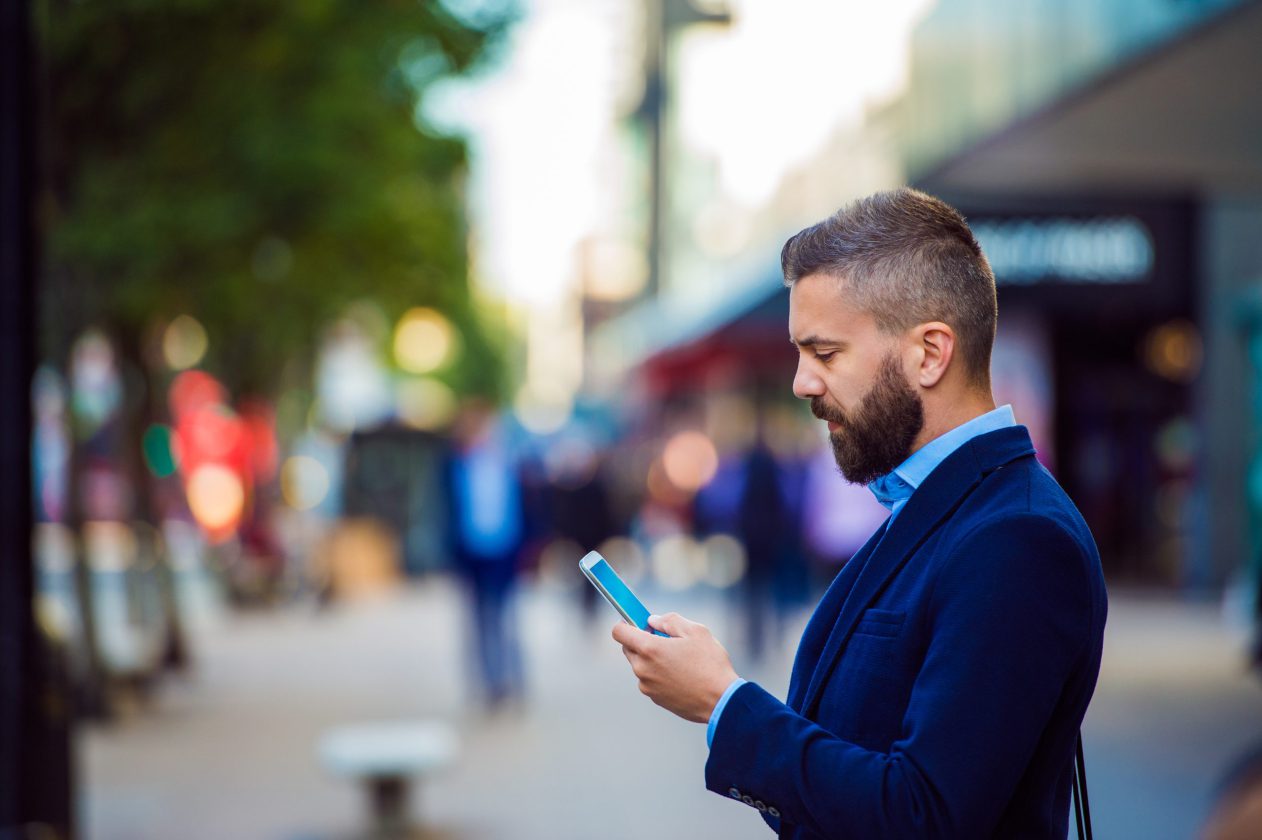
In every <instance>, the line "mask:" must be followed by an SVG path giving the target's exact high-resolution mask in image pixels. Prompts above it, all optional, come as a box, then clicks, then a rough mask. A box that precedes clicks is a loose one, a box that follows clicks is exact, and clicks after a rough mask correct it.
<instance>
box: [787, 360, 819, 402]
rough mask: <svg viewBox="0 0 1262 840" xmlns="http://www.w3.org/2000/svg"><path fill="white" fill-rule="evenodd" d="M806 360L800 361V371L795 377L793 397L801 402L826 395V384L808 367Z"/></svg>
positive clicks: (798, 370)
mask: <svg viewBox="0 0 1262 840" xmlns="http://www.w3.org/2000/svg"><path fill="white" fill-rule="evenodd" d="M806 361H807V360H806V359H798V369H797V372H796V373H795V374H794V375H793V395H794V396H795V397H797V398H798V399H800V400H809V399H810V398H811V397H818V396H820V395H821V394H823V393H824V382H823V380H822V379H820V378H819V376H817V375H816V374H814V373H812V372H811V370H810V368H809V367H808V366H807V363H806Z"/></svg>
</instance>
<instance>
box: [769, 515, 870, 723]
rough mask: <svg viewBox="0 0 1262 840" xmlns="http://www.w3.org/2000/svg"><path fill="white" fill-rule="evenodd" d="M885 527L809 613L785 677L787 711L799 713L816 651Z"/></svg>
mask: <svg viewBox="0 0 1262 840" xmlns="http://www.w3.org/2000/svg"><path fill="white" fill-rule="evenodd" d="M887 527H889V519H886V520H885V521H884V522H882V523H881V527H879V528H877V529H876V533H874V534H873V535H872V536H871V537H868V541H867V542H866V543H864V544H863V547H862V548H860V549H859V550H858V551H856V552H855V553H854V555H853V556H852V557H851V558H850V559H849V560H847V561H846V564H845V565H844V566H842V567H841V571H839V572H837V575H836V577H834V578H833V582H832V583H831V584H829V585H828V591H827V592H825V593H824V597H823V598H821V599H820V601H819V605H818V606H816V607H815V612H814V613H812V614H811V620H810V621H808V622H807V624H806V630H805V631H803V633H802V641H801V642H800V643H799V644H798V651H797V656H796V657H795V658H794V660H793V672H792V675H791V676H790V678H789V695H788V697H787V699H786V701H785V702H786V703H787V704H788V706H789V708H791V709H795V710H798V711H801V706H800V705H799V704H800V702H801V700H802V696H803V695H804V693H805V691H806V681H807V680H808V679H809V678H810V676H811V673H812V672H813V671H814V670H815V665H816V663H817V662H819V656H820V652H821V651H822V650H823V649H824V643H825V642H826V641H827V639H828V635H829V631H830V630H831V628H832V627H834V626H835V625H836V622H837V615H838V614H839V613H840V612H841V607H842V604H843V603H845V600H846V596H847V595H849V594H850V590H851V589H852V588H853V587H854V582H855V580H856V578H858V577H859V572H860V571H862V569H863V567H864V565H865V564H866V563H867V562H868V557H870V556H871V554H872V551H873V549H875V548H876V546H878V545H879V544H880V542H881V538H882V537H884V536H885V529H886V528H887Z"/></svg>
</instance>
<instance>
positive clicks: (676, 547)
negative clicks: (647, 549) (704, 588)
mask: <svg viewBox="0 0 1262 840" xmlns="http://www.w3.org/2000/svg"><path fill="white" fill-rule="evenodd" d="M650 556H651V558H652V560H651V562H652V564H653V577H655V578H656V579H657V582H658V583H660V584H661V585H662V587H663V588H665V589H670V590H674V591H679V590H683V589H687V588H689V587H691V586H694V585H696V584H697V583H698V582H699V581H700V580H701V579H702V577H703V576H704V575H705V571H706V557H705V552H703V551H702V550H701V546H700V545H698V544H697V541H696V540H694V539H692V538H691V537H688V536H685V535H683V534H674V535H672V536H669V537H663V538H662V539H660V540H658V541H657V543H656V544H654V546H653V550H652V552H651V554H650Z"/></svg>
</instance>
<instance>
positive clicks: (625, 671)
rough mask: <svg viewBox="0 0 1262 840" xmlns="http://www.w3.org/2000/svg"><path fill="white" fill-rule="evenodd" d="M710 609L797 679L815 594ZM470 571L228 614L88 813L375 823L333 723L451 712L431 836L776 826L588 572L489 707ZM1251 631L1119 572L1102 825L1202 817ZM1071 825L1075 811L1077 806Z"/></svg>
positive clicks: (1181, 829)
mask: <svg viewBox="0 0 1262 840" xmlns="http://www.w3.org/2000/svg"><path fill="white" fill-rule="evenodd" d="M643 594H644V595H645V598H646V601H648V602H649V603H650V604H651V605H653V606H655V607H656V608H658V609H661V610H662V611H667V610H670V609H676V610H678V611H680V612H683V613H685V614H688V615H690V616H691V617H694V618H696V619H698V620H701V621H704V622H706V623H708V624H709V625H710V626H711V627H712V629H714V630H715V632H716V634H717V635H718V636H719V637H720V638H721V639H724V640H727V644H728V647H729V649H731V650H732V651H733V654H734V659H735V661H736V665H737V668H738V670H740V671H741V672H742V674H743V675H745V676H746V677H749V678H752V679H756V680H757V681H759V682H760V683H762V684H763V685H764V686H765V687H767V688H768V689H769V690H771V691H772V692H773V693H776V694H778V695H779V696H783V694H784V691H785V687H786V684H787V680H788V670H789V665H790V662H791V657H792V651H793V649H794V646H795V645H796V641H797V637H798V634H799V633H800V631H801V627H802V626H803V624H804V622H805V620H806V614H801V615H798V616H797V617H796V619H795V620H794V621H791V622H790V623H789V625H788V626H787V627H786V632H785V634H784V639H783V640H782V643H781V644H780V645H779V646H778V647H777V648H776V650H777V651H779V655H778V656H774V657H770V659H769V661H767V662H766V663H764V664H763V665H762V666H761V667H757V668H750V667H748V666H747V664H745V663H743V662H742V661H741V657H740V655H739V651H740V645H739V639H740V633H739V627H738V625H737V624H736V616H737V614H736V613H734V612H733V613H729V611H728V610H727V609H726V606H727V605H726V602H725V600H724V598H723V597H722V596H721V595H720V594H718V593H714V592H706V593H689V594H686V595H685V596H680V595H678V594H668V593H664V592H654V591H651V590H650V591H646V592H645V593H643ZM459 595H460V593H459V592H458V591H457V590H456V589H455V588H454V587H453V586H452V584H451V583H450V582H449V581H446V580H443V579H438V578H434V579H429V580H426V581H424V582H421V583H414V584H410V585H409V586H407V587H406V588H404V589H401V590H398V591H396V592H394V593H392V594H390V595H387V596H382V597H380V598H377V599H374V600H364V601H359V602H355V603H346V604H334V605H332V606H331V607H329V608H327V609H326V610H324V611H317V610H315V608H313V607H310V606H294V607H286V608H280V609H276V610H273V611H268V612H257V613H249V612H247V613H237V614H231V615H225V616H224V617H223V619H222V620H221V621H220V622H218V623H217V624H216V625H213V626H211V627H209V628H207V629H204V630H203V631H201V632H200V633H199V634H198V635H197V636H196V637H195V640H194V641H195V644H196V649H195V654H196V664H195V667H194V670H193V671H192V673H191V674H190V675H189V676H188V677H186V678H174V679H168V680H166V681H164V682H163V684H162V685H161V687H160V688H159V690H158V691H157V692H156V694H155V695H154V697H152V698H151V699H150V701H149V702H148V704H147V705H146V706H145V707H144V708H142V709H138V710H136V711H135V712H134V713H132V714H130V715H129V716H127V717H126V718H125V719H123V720H121V721H119V722H118V723H116V724H114V725H112V726H109V727H101V726H94V727H91V728H88V729H86V730H81V732H82V735H81V738H80V741H79V753H80V767H81V777H80V783H81V791H83V794H82V799H81V821H82V822H81V824H82V827H83V828H84V829H85V836H87V837H89V838H92V839H93V840H150V838H152V839H153V840H159V839H161V840H165V839H166V838H182V840H196V838H228V837H231V838H274V839H275V840H299V839H300V838H301V839H302V840H317V838H319V840H324V839H325V838H351V837H360V836H364V833H365V831H366V827H367V825H368V812H367V800H366V798H365V794H364V791H362V790H360V789H359V788H358V786H356V785H355V784H354V783H352V782H351V781H348V780H345V779H341V778H338V777H335V776H333V775H332V774H330V773H329V772H328V771H327V770H326V769H325V768H323V767H322V766H321V765H320V762H319V759H318V757H317V744H318V742H319V739H320V737H321V735H322V734H323V733H325V732H326V731H328V730H329V729H331V728H333V727H336V726H339V725H342V724H346V723H354V722H364V721H389V720H409V719H424V718H435V719H440V720H445V721H448V722H450V723H452V724H453V725H454V726H455V728H456V729H457V731H458V732H459V734H460V738H461V741H462V750H461V753H460V756H459V758H458V760H457V761H456V763H455V764H454V766H452V767H451V768H449V769H448V770H447V771H445V772H441V773H440V774H438V775H437V776H436V777H435V778H433V779H426V780H424V781H422V782H420V783H419V784H418V785H417V786H416V790H415V791H414V797H413V802H412V813H413V816H414V818H415V820H416V822H417V823H418V824H419V825H421V826H423V827H424V831H423V832H418V836H423V837H431V838H452V840H454V839H455V838H459V839H460V840H475V839H476V838H513V840H531V838H561V839H562V840H563V839H564V838H573V839H574V840H580V839H587V838H610V839H611V840H613V839H614V838H628V840H630V838H636V840H639V839H640V838H644V837H653V838H660V839H661V840H669V839H670V838H693V837H706V836H710V837H714V836H722V837H724V838H727V840H740V839H741V838H765V837H770V836H771V835H770V833H769V832H768V831H767V829H766V828H765V826H764V825H763V824H762V822H761V821H760V820H759V819H758V818H757V816H756V814H755V813H754V812H753V811H752V810H751V809H749V808H747V807H745V806H743V805H739V804H737V803H734V802H731V801H728V800H725V799H723V798H721V797H719V796H716V795H714V794H711V793H709V792H707V791H706V790H705V788H704V782H703V775H702V768H703V765H704V762H705V757H706V746H705V731H704V728H703V727H701V726H699V725H695V724H689V723H686V722H683V721H681V720H678V719H676V718H674V717H672V716H670V715H668V714H666V713H665V712H663V711H662V710H660V709H658V708H657V707H655V706H653V705H652V704H651V703H650V702H648V701H647V700H646V699H645V698H644V697H643V696H641V695H640V693H639V692H638V691H637V690H636V685H635V682H634V680H633V678H632V676H631V673H630V670H629V668H628V666H627V663H626V661H625V660H624V659H623V657H622V655H621V653H620V651H619V649H618V648H617V646H616V645H615V644H614V643H613V642H612V641H611V640H610V639H609V636H608V631H609V628H610V627H611V626H612V625H613V621H614V614H613V613H612V611H608V610H606V609H605V608H604V607H603V605H599V606H600V607H601V610H600V611H599V612H598V613H597V615H596V620H595V621H594V622H593V624H592V625H591V626H590V627H587V626H585V625H584V624H583V622H582V621H581V616H580V612H579V610H578V608H577V603H576V598H575V597H574V595H573V593H572V592H562V591H559V590H556V589H552V588H548V587H535V588H533V589H529V590H526V591H525V593H524V597H523V598H522V600H521V604H520V617H521V625H522V627H523V630H524V635H523V643H524V647H525V653H526V657H527V662H526V666H527V673H528V681H529V687H528V690H529V700H528V701H527V703H526V704H525V705H524V707H519V708H507V709H501V710H498V711H496V712H495V713H493V714H488V713H486V712H484V711H483V710H481V709H480V707H479V706H478V705H477V704H476V703H474V702H472V698H471V695H470V693H469V692H468V691H467V680H466V676H467V674H466V668H465V659H464V649H463V647H462V639H463V636H464V635H465V626H466V619H465V617H464V615H463V613H462V600H461V598H460V597H459ZM1242 645H1243V630H1240V629H1233V628H1232V626H1231V625H1230V624H1229V623H1228V622H1225V621H1224V620H1223V619H1222V617H1221V610H1220V609H1219V608H1218V606H1217V605H1212V604H1186V603H1181V602H1175V601H1171V600H1168V599H1155V598H1144V597H1139V596H1136V595H1127V594H1125V593H1117V592H1115V593H1113V596H1112V602H1111V605H1110V616H1109V625H1108V632H1107V634H1106V650H1105V658H1104V671H1103V673H1102V675H1101V680H1100V685H1099V687H1098V689H1097V691H1096V696H1095V700H1094V701H1093V704H1092V707H1091V710H1090V713H1089V715H1088V719H1087V722H1086V725H1085V727H1084V737H1085V743H1086V752H1087V769H1088V779H1089V782H1090V793H1091V803H1092V810H1093V816H1094V821H1095V829H1096V833H1097V836H1100V837H1115V838H1116V837H1141V838H1152V839H1153V840H1157V839H1158V838H1167V837H1168V838H1183V837H1189V836H1192V835H1193V834H1194V832H1195V828H1196V826H1197V825H1198V824H1199V823H1200V821H1201V820H1202V818H1203V816H1204V813H1205V809H1206V807H1207V804H1208V802H1209V801H1210V797H1211V795H1212V791H1213V787H1214V784H1215V783H1216V781H1217V780H1218V779H1219V778H1220V776H1221V775H1222V773H1223V772H1224V771H1225V769H1226V767H1227V766H1228V765H1229V764H1230V762H1231V760H1232V759H1233V758H1234V757H1235V756H1237V755H1238V754H1239V753H1241V752H1242V751H1243V750H1244V749H1245V748H1246V747H1247V746H1248V745H1250V744H1252V743H1256V742H1257V741H1258V740H1259V739H1262V684H1259V682H1258V681H1257V680H1256V679H1254V678H1251V677H1249V676H1248V675H1247V674H1246V673H1245V672H1244V669H1243V667H1242V664H1241V662H1242V658H1241V655H1240V650H1241V646H1242ZM1071 830H1072V829H1071Z"/></svg>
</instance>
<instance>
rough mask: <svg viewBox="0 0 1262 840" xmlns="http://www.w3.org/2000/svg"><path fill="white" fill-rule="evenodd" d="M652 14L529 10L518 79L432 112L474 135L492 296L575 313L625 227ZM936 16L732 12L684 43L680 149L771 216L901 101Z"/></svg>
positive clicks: (817, 6) (887, 1)
mask: <svg viewBox="0 0 1262 840" xmlns="http://www.w3.org/2000/svg"><path fill="white" fill-rule="evenodd" d="M640 2H641V0H528V2H524V3H523V6H524V7H525V17H524V19H523V20H522V22H521V23H519V24H518V26H517V27H516V29H515V31H514V32H513V34H512V36H511V42H510V44H509V45H508V49H507V51H506V59H505V62H504V64H503V66H502V67H501V68H499V69H498V70H497V71H496V72H495V73H493V74H490V75H488V76H486V77H485V78H483V79H480V80H478V81H476V82H474V83H472V84H469V83H459V84H452V85H448V86H446V87H445V88H443V89H441V90H439V91H436V94H437V95H436V96H435V97H434V98H433V99H432V101H431V102H430V106H429V108H428V110H427V114H428V115H429V116H430V118H432V119H434V121H435V122H438V123H439V124H440V125H441V124H451V125H455V126H459V127H462V128H464V129H465V130H466V131H468V132H469V133H470V135H471V138H470V139H471V141H472V153H473V178H472V184H471V189H472V192H471V201H472V210H473V214H474V219H473V225H474V230H475V238H474V252H475V264H476V266H477V275H478V280H479V281H480V282H481V283H482V284H483V285H484V287H486V288H487V289H488V290H489V291H491V292H493V293H495V294H498V295H503V296H505V297H507V298H509V299H511V300H515V301H519V302H523V303H527V304H530V305H533V306H536V307H538V306H547V305H549V304H551V303H554V302H556V301H558V300H560V299H561V298H562V297H563V295H564V294H565V292H566V290H567V289H568V288H571V287H572V284H573V282H574V280H575V267H576V261H575V248H576V246H577V245H578V243H579V242H580V241H581V240H582V239H583V238H584V237H585V236H587V235H589V234H591V233H592V232H594V231H596V230H601V229H606V230H607V229H609V228H611V227H615V226H616V225H614V224H611V220H610V218H609V216H610V214H612V213H614V212H615V209H616V208H617V207H621V206H624V205H625V202H626V200H627V197H626V196H620V195H618V190H625V189H628V188H629V186H628V185H626V184H621V185H620V184H617V183H612V182H611V179H613V180H616V179H617V173H613V172H611V171H610V166H609V162H610V160H611V159H614V158H616V156H617V154H618V153H619V150H618V149H617V143H618V138H617V130H618V128H617V122H618V120H619V119H620V118H621V117H622V116H623V114H624V112H625V110H626V109H627V108H628V107H629V106H630V105H632V104H634V103H633V102H629V101H627V99H628V81H629V80H634V79H635V78H636V77H637V75H638V73H639V68H640V63H639V62H640V57H641V53H640V50H641V47H640V42H639V31H640V8H641V6H640ZM928 2H930V0H883V2H858V0H831V2H830V0H731V3H730V8H731V12H732V16H733V24H732V25H731V26H730V27H724V28H717V27H702V28H695V29H693V30H692V31H691V32H689V33H688V35H687V36H686V38H685V39H684V40H683V41H682V42H681V49H680V51H679V53H678V63H677V65H676V67H677V70H678V71H679V74H678V76H677V79H678V83H679V87H678V89H677V90H676V92H675V95H676V96H677V97H678V99H677V102H678V104H679V107H680V122H679V125H678V132H679V137H680V139H681V141H682V142H683V143H684V144H685V145H686V146H687V148H688V151H689V153H690V154H691V155H696V156H700V157H703V158H709V159H712V160H714V161H715V163H716V164H717V167H718V173H719V181H720V183H719V189H720V190H721V191H722V192H723V193H724V194H725V195H726V197H728V198H730V199H731V200H733V201H735V202H738V203H741V204H743V205H746V206H752V207H756V206H758V205H759V204H760V203H761V202H763V201H765V200H766V199H767V198H769V197H770V196H771V194H772V193H773V191H774V190H775V188H776V185H777V184H778V183H779V181H780V179H781V178H782V177H783V176H784V175H785V174H786V173H787V172H789V171H790V170H792V169H793V168H795V167H797V166H800V165H801V164H802V163H804V162H807V161H809V160H810V158H811V156H812V155H813V154H816V153H817V152H818V151H819V149H820V148H821V146H822V145H823V143H824V142H825V141H826V140H827V139H828V138H829V136H830V135H832V134H833V133H834V132H835V131H836V130H837V129H838V127H840V126H843V125H845V124H847V123H853V122H854V121H856V120H858V119H859V118H860V116H861V114H862V109H863V105H864V103H865V102H869V101H872V100H874V99H880V98H883V97H885V96H888V95H889V94H891V93H892V92H895V91H896V90H897V89H898V87H899V84H900V82H901V80H902V78H903V73H904V72H905V65H906V57H907V35H908V31H909V28H910V26H911V24H912V23H913V22H914V20H915V18H916V17H917V15H918V14H919V13H920V12H921V11H923V9H924V8H925V7H926V6H927V4H928ZM634 183H635V182H633V185H634ZM630 198H631V200H636V199H637V197H636V196H632V197H630Z"/></svg>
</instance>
